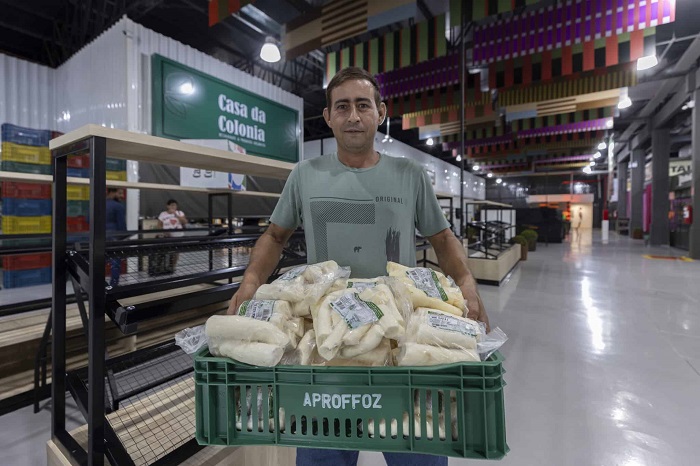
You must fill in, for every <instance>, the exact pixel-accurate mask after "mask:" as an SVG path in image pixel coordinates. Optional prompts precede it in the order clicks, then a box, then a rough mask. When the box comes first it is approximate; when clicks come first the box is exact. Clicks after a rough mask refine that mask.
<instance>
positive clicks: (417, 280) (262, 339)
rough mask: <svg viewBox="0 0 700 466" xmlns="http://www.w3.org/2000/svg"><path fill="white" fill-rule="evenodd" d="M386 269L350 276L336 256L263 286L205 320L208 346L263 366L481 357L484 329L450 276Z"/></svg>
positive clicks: (400, 362) (417, 362)
mask: <svg viewBox="0 0 700 466" xmlns="http://www.w3.org/2000/svg"><path fill="white" fill-rule="evenodd" d="M387 273H388V276H385V277H377V278H372V279H350V278H348V277H349V275H350V271H349V269H347V268H343V267H339V266H338V264H337V263H335V262H333V261H327V262H322V263H318V264H313V265H306V266H300V267H296V268H294V269H292V270H290V271H289V272H287V273H285V274H284V275H282V276H281V277H280V278H279V279H277V280H276V281H274V282H273V283H271V284H268V285H263V286H261V287H260V288H259V289H258V291H257V293H256V294H255V297H254V299H253V300H250V301H246V302H244V303H243V304H241V306H240V307H239V309H238V311H237V314H236V315H233V316H213V317H211V318H210V319H209V321H208V322H207V325H206V333H207V337H208V340H209V350H210V352H211V353H212V354H213V355H215V356H228V357H231V358H233V359H236V360H237V361H240V362H244V363H247V364H253V365H258V366H274V365H277V364H290V365H325V366H345V365H348V366H390V365H399V366H428V365H438V364H449V363H454V362H462V361H479V360H480V359H479V353H478V352H477V343H478V342H479V341H480V339H481V337H482V334H483V328H482V326H481V325H480V324H478V323H477V322H475V321H473V320H470V319H467V318H464V317H462V316H463V315H465V314H466V309H467V308H466V302H465V301H464V298H463V297H462V293H461V291H460V289H459V287H457V286H456V285H455V283H454V282H453V281H452V280H451V279H450V278H449V277H445V276H444V275H443V274H441V273H440V272H436V271H434V270H431V269H427V268H421V267H415V268H409V267H404V266H402V265H399V264H396V263H393V262H389V263H388V265H387Z"/></svg>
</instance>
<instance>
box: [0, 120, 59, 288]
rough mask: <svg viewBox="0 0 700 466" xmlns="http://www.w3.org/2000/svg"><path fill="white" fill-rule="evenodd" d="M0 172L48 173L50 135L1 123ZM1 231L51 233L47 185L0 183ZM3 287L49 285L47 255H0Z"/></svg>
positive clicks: (50, 167) (49, 255)
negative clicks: (0, 185)
mask: <svg viewBox="0 0 700 466" xmlns="http://www.w3.org/2000/svg"><path fill="white" fill-rule="evenodd" d="M0 134H1V136H2V145H1V147H0V149H1V150H2V152H0V169H1V170H3V171H12V172H19V173H30V174H37V175H50V174H51V173H52V168H53V167H52V164H51V152H50V151H49V140H50V139H51V132H50V131H48V130H37V129H30V128H22V127H20V126H15V125H10V124H3V125H2V127H1V130H0ZM0 192H1V194H2V214H3V215H2V232H3V234H6V235H15V234H48V233H51V211H52V205H51V185H49V184H36V183H17V182H4V183H2V187H1V188H0ZM2 268H3V274H2V282H3V287H4V288H19V287H22V286H31V285H39V284H44V283H51V253H38V254H21V255H13V256H3V258H2Z"/></svg>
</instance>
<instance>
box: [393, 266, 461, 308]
mask: <svg viewBox="0 0 700 466" xmlns="http://www.w3.org/2000/svg"><path fill="white" fill-rule="evenodd" d="M387 273H388V274H389V276H391V277H395V278H397V279H398V280H400V281H402V282H403V283H404V284H405V285H407V289H408V292H409V294H410V295H411V301H412V302H413V307H414V308H418V307H430V308H433V309H440V310H442V311H445V312H449V313H450V314H454V315H458V316H461V315H464V313H465V310H466V301H465V300H464V297H463V296H462V291H461V290H460V289H459V287H457V286H456V285H455V284H454V282H453V281H452V280H451V279H448V278H447V277H445V276H444V275H443V274H442V273H440V272H436V271H435V270H432V269H428V268H424V267H414V268H410V267H405V266H403V265H401V264H397V263H396V262H388V263H387Z"/></svg>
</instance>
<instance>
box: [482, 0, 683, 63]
mask: <svg viewBox="0 0 700 466" xmlns="http://www.w3.org/2000/svg"><path fill="white" fill-rule="evenodd" d="M613 4H614V5H613ZM675 6H676V0H658V1H650V0H616V1H615V2H613V1H612V0H590V1H584V2H582V1H580V0H565V1H563V2H561V3H560V4H558V5H557V6H549V7H547V8H540V9H539V10H536V11H535V10H533V11H531V12H529V13H524V14H521V15H514V16H512V17H509V18H504V19H499V20H498V21H496V22H493V23H490V24H484V25H480V26H477V27H476V29H475V31H474V56H473V60H474V66H483V65H486V64H488V63H493V62H497V61H501V60H507V59H510V58H514V57H525V56H527V55H530V54H533V53H535V52H543V51H551V50H555V49H561V48H563V47H566V46H570V45H573V44H579V43H583V42H588V41H590V40H595V39H601V38H605V37H612V36H614V35H619V34H623V33H630V32H634V31H639V30H643V29H646V28H647V27H654V26H657V25H660V24H667V23H671V22H673V21H674V20H675V15H676V8H675Z"/></svg>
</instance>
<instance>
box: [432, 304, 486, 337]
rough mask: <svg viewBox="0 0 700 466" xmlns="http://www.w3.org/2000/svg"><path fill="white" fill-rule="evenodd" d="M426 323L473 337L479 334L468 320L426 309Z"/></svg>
mask: <svg viewBox="0 0 700 466" xmlns="http://www.w3.org/2000/svg"><path fill="white" fill-rule="evenodd" d="M428 325H430V326H431V327H433V328H437V329H440V330H447V331H449V332H457V333H461V334H464V335H469V336H472V337H474V338H476V337H477V335H478V334H479V331H478V329H476V328H475V327H474V326H473V325H470V324H469V323H468V322H464V321H463V320H459V319H457V318H456V317H451V316H446V315H445V314H440V313H438V312H432V311H428Z"/></svg>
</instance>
